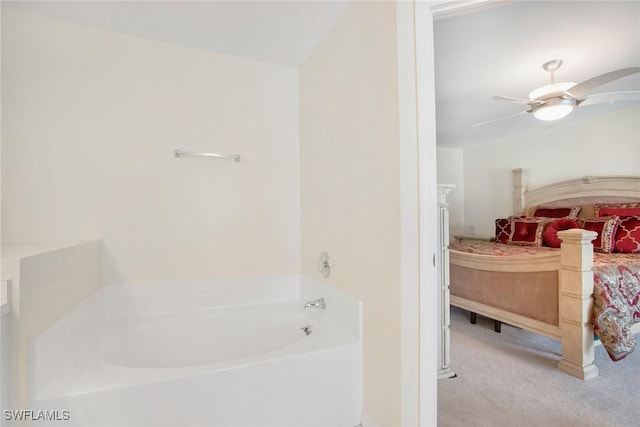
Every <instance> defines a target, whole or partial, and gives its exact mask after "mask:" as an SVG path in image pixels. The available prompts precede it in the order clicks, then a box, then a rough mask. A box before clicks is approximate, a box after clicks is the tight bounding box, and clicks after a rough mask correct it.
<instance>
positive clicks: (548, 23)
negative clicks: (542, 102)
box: [434, 1, 640, 147]
mask: <svg viewBox="0 0 640 427" xmlns="http://www.w3.org/2000/svg"><path fill="white" fill-rule="evenodd" d="M434 34H435V67H436V116H437V144H438V145H439V146H445V147H464V146H470V145H477V144H482V143H487V142H490V141H496V140H500V139H504V138H517V135H519V134H521V133H523V132H535V131H540V130H544V129H547V128H550V127H556V126H562V125H563V124H566V123H570V122H574V121H576V120H583V119H585V118H588V117H592V116H593V115H595V114H604V113H607V112H609V111H613V110H614V109H616V108H630V107H631V108H634V106H638V105H640V103H638V102H635V103H630V102H617V103H614V104H599V105H593V106H583V107H579V108H578V109H576V110H575V111H574V112H572V113H571V114H570V115H569V116H567V117H566V118H564V119H560V120H558V121H555V122H542V121H539V120H536V119H535V118H533V117H532V116H531V115H530V114H522V115H519V116H516V117H514V118H511V119H505V120H502V121H499V122H495V123H492V124H488V125H485V126H479V127H472V125H473V124H474V123H479V122H483V121H487V120H492V119H497V118H501V117H505V116H508V115H510V114H514V113H517V112H519V111H523V110H525V109H526V106H524V105H518V104H513V103H509V102H499V101H495V100H493V99H491V97H492V96H494V95H506V96H512V97H516V98H527V96H528V93H529V92H530V91H531V90H533V89H535V88H538V87H540V86H543V85H546V84H548V83H549V73H548V72H546V71H545V70H544V69H543V68H542V64H543V63H545V62H547V61H549V60H552V59H557V58H561V59H563V61H564V63H563V65H562V67H561V68H560V69H559V70H558V71H557V72H556V81H557V82H561V81H573V82H578V83H579V82H582V81H584V80H587V79H589V78H591V77H595V76H596V75H599V74H603V73H606V72H609V71H612V70H615V69H619V68H625V67H632V66H640V1H622V2H612V1H588V2H576V1H553V2H551V1H512V2H496V3H495V4H494V6H493V7H491V8H483V9H480V10H476V9H473V10H472V11H470V12H469V13H466V14H460V12H459V11H458V12H457V13H456V14H455V16H451V17H447V16H446V15H445V16H444V17H440V18H438V19H436V20H435V22H434ZM618 90H638V91H640V74H636V75H634V76H628V77H625V78H622V79H620V80H618V81H615V82H612V83H609V84H607V85H604V86H601V87H600V88H599V89H597V90H596V91H595V92H594V93H600V92H610V91H618ZM636 108H637V107H636ZM639 111H640V110H639ZM639 114H640V113H639ZM639 119H640V117H639ZM639 122H640V120H639ZM638 126H639V134H640V124H638Z"/></svg>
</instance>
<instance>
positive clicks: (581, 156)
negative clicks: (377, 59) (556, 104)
mask: <svg viewBox="0 0 640 427" xmlns="http://www.w3.org/2000/svg"><path fill="white" fill-rule="evenodd" d="M516 168H527V169H529V188H531V189H533V188H536V187H540V186H543V185H547V184H551V183H553V182H556V181H561V180H566V179H574V178H580V177H582V176H585V175H638V174H640V107H638V106H635V107H630V108H624V109H621V110H617V111H614V112H610V113H608V114H603V115H600V116H594V117H592V118H590V119H588V120H581V121H575V122H568V123H566V124H561V125H560V124H559V125H557V126H555V127H552V128H549V129H548V130H546V131H544V132H538V133H536V134H531V135H528V136H525V137H522V138H520V139H518V140H508V141H501V142H497V143H495V144H491V145H486V146H480V147H475V148H465V149H464V191H465V205H464V211H465V221H466V226H467V227H469V226H475V230H476V234H488V235H493V234H494V232H495V230H494V219H495V218H500V217H505V216H507V215H510V214H512V213H513V212H512V199H511V197H512V196H511V194H512V193H511V185H512V179H511V170H512V169H516Z"/></svg>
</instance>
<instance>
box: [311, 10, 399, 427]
mask: <svg viewBox="0 0 640 427" xmlns="http://www.w3.org/2000/svg"><path fill="white" fill-rule="evenodd" d="M395 7H396V6H395V4H394V3H393V2H361V3H359V2H353V3H351V5H350V6H349V8H348V9H347V10H346V12H345V13H344V15H343V16H342V18H341V19H340V20H339V21H338V22H337V23H336V24H335V26H334V27H333V29H332V30H331V31H330V32H329V33H328V34H327V36H326V37H325V38H324V39H323V40H322V41H321V43H320V44H319V46H318V47H317V49H316V50H315V51H314V53H313V54H312V55H311V56H310V57H309V58H308V60H307V61H306V62H305V63H304V64H303V65H302V66H301V68H300V132H301V137H300V145H301V171H302V173H301V178H302V184H301V190H302V197H301V200H302V272H303V273H304V274H307V275H310V276H312V277H317V278H319V280H322V281H324V282H325V283H328V284H329V285H331V286H333V287H335V288H337V289H339V290H341V291H344V292H347V293H348V294H350V295H353V296H355V297H356V298H358V299H360V300H362V302H363V304H364V309H363V317H364V322H363V345H364V351H363V364H364V368H363V369H364V372H363V375H364V413H365V414H366V417H367V418H368V420H369V422H370V423H371V425H380V426H391V425H396V426H397V425H402V418H401V396H402V390H401V369H402V355H401V315H402V313H401V310H400V308H401V302H400V295H401V274H400V262H401V248H400V231H401V225H400V221H401V219H400V190H401V188H400V168H399V166H400V142H399V122H398V120H399V119H398V96H399V93H398V56H397V55H398V52H397V46H396V40H397V32H396V31H397V28H396V12H395ZM323 251H327V252H328V253H329V255H330V257H331V262H332V269H331V275H330V276H329V278H328V279H324V278H322V276H321V275H320V273H319V270H318V260H319V257H320V254H321V253H322V252H323Z"/></svg>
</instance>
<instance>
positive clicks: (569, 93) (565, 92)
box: [473, 59, 640, 126]
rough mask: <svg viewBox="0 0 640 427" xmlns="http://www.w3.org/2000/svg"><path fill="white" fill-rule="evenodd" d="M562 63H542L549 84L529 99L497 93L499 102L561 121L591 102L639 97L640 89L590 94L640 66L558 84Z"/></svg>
mask: <svg viewBox="0 0 640 427" xmlns="http://www.w3.org/2000/svg"><path fill="white" fill-rule="evenodd" d="M561 65H562V59H554V60H552V61H549V62H545V63H544V64H543V65H542V68H544V69H545V70H546V71H548V72H549V73H551V82H550V84H548V85H546V86H542V87H539V88H538V89H535V90H533V91H532V92H530V93H529V99H521V98H512V97H509V96H502V95H500V96H494V97H493V99H495V100H498V101H507V102H514V103H517V104H523V105H527V106H529V109H528V110H526V111H521V112H519V113H517V114H515V115H519V114H524V113H533V115H534V116H535V117H536V118H537V119H540V120H546V121H551V120H558V119H561V118H562V117H565V116H566V115H567V114H569V113H571V112H572V111H573V110H574V109H575V108H576V107H578V106H580V105H589V104H596V103H602V102H613V101H617V100H619V101H633V100H636V99H637V100H640V91H624V92H606V93H598V94H593V95H590V92H591V91H593V90H594V89H596V88H597V87H599V86H602V85H604V84H606V83H609V82H612V81H614V80H618V79H621V78H622V77H625V76H628V75H630V74H634V73H638V72H640V67H630V68H621V69H619V70H615V71H610V72H608V73H605V74H601V75H599V76H596V77H593V78H591V79H589V80H585V81H583V82H581V83H573V82H561V83H555V81H554V73H555V71H556V70H558V68H560V66H561ZM513 116H514V115H511V116H507V117H503V118H500V119H495V120H489V121H486V122H481V123H476V124H474V125H473V126H480V125H485V124H488V123H492V122H494V121H498V120H503V119H506V118H509V117H513Z"/></svg>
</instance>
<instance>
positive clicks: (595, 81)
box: [565, 67, 640, 99]
mask: <svg viewBox="0 0 640 427" xmlns="http://www.w3.org/2000/svg"><path fill="white" fill-rule="evenodd" d="M635 73H640V67H630V68H621V69H619V70H615V71H610V72H608V73H604V74H600V75H599V76H596V77H594V78H591V79H589V80H585V81H583V82H582V83H578V84H577V85H575V86H574V87H572V88H571V89H569V90H568V91H566V92H565V93H567V94H569V95H571V96H572V97H574V98H577V99H581V98H584V97H585V96H587V94H588V93H589V92H590V91H592V90H593V89H595V88H597V87H599V86H602V85H603V84H606V83H609V82H612V81H614V80H618V79H621V78H623V77H626V76H628V75H631V74H635Z"/></svg>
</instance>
